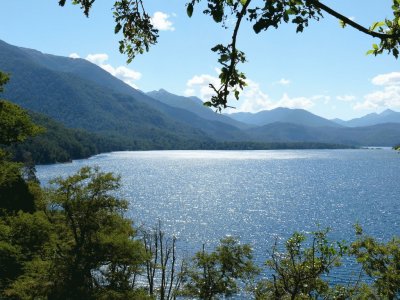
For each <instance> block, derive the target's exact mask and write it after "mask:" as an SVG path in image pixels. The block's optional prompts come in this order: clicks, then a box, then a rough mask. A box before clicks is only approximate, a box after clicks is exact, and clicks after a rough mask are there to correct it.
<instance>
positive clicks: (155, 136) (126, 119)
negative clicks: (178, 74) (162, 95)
mask: <svg viewBox="0 0 400 300" xmlns="http://www.w3.org/2000/svg"><path fill="white" fill-rule="evenodd" d="M0 69H1V70H3V71H5V72H9V73H11V81H10V83H9V84H8V85H7V88H6V92H5V93H4V97H5V98H7V99H9V100H11V101H13V102H15V103H17V104H19V105H21V106H22V107H24V108H27V109H30V110H32V111H35V112H40V113H44V114H46V115H48V116H50V117H52V118H54V119H56V120H58V121H60V122H62V123H63V124H64V125H66V126H68V127H74V128H84V129H86V130H89V131H93V132H98V133H107V134H113V135H115V136H118V137H119V138H121V139H125V140H127V144H129V145H131V144H132V141H134V142H135V143H136V144H137V145H140V148H145V149H164V148H167V149H176V148H187V147H195V145H196V144H199V143H203V142H208V141H210V140H212V139H214V138H218V139H222V140H237V139H240V138H245V134H244V133H242V132H240V130H239V129H238V128H236V127H234V126H231V125H229V124H223V123H220V122H218V121H206V120H204V119H202V118H201V117H199V116H198V115H196V114H193V113H191V112H189V111H186V110H184V109H180V108H176V107H171V106H168V105H166V104H164V103H161V102H159V101H157V100H155V99H153V98H151V97H149V96H147V95H145V94H144V93H142V92H140V91H138V90H135V89H133V88H132V87H130V86H128V85H127V84H125V83H124V82H122V81H121V80H119V79H117V78H115V77H113V76H112V75H111V74H109V73H108V72H106V71H104V70H103V69H101V68H100V67H98V66H96V65H94V64H91V63H90V62H88V61H86V60H83V59H72V58H66V57H59V56H55V55H48V54H43V53H41V52H39V51H36V50H31V49H26V48H20V47H16V46H12V45H9V44H7V43H5V42H2V41H0ZM128 140H129V141H128ZM138 147H139V146H138Z"/></svg>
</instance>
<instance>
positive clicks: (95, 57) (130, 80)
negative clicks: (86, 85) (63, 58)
mask: <svg viewBox="0 0 400 300" xmlns="http://www.w3.org/2000/svg"><path fill="white" fill-rule="evenodd" d="M75 54H76V53H75ZM108 58H109V57H108V55H107V54H105V53H97V54H89V55H88V56H86V60H88V61H90V62H91V63H94V64H96V65H98V66H99V67H100V68H102V69H104V70H105V71H107V72H108V73H110V74H111V75H113V76H115V77H117V78H118V79H121V80H122V81H123V82H125V83H126V84H129V85H130V86H132V87H133V88H135V89H137V88H138V87H137V85H136V83H135V81H136V80H139V79H140V78H141V77H142V74H141V73H140V72H137V71H135V70H132V69H129V68H127V67H125V66H118V67H113V66H112V65H110V64H107V63H106V62H107V61H108Z"/></svg>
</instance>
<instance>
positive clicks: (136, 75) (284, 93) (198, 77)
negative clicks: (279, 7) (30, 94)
mask: <svg viewBox="0 0 400 300" xmlns="http://www.w3.org/2000/svg"><path fill="white" fill-rule="evenodd" d="M259 1H260V0H259ZM57 2H58V1H56V0H40V1H32V0H13V1H3V3H1V4H0V7H1V9H0V39H2V40H4V41H6V42H8V43H10V44H14V45H17V46H23V47H27V48H34V49H37V50H40V51H42V52H44V53H50V54H55V55H62V56H70V55H72V56H79V57H81V58H86V59H88V60H90V61H92V62H94V63H97V64H98V65H100V66H102V67H103V68H104V69H106V70H107V71H109V72H110V73H112V74H113V75H115V76H117V77H119V78H120V79H122V80H124V81H126V82H127V83H128V84H131V85H132V86H134V87H137V88H139V89H141V90H143V91H151V90H158V89H160V88H164V89H166V90H168V91H170V92H172V93H175V94H179V95H196V96H199V97H200V98H202V99H204V100H206V99H207V97H209V95H210V91H209V89H208V88H207V86H208V83H209V82H214V81H215V80H216V78H217V77H218V63H217V57H216V55H215V54H214V53H212V52H211V51H210V48H211V47H213V46H214V45H215V44H217V43H220V42H227V41H228V40H229V37H230V36H231V30H232V28H230V29H228V30H224V29H222V28H221V27H220V26H219V25H218V24H215V23H214V22H213V21H212V20H211V19H210V18H209V17H207V16H204V15H202V14H201V7H197V8H195V13H194V15H193V17H192V18H188V17H187V15H186V8H185V1H182V0H168V1H166V0H152V1H144V2H145V5H146V9H147V11H148V12H149V14H150V15H152V16H153V18H154V24H155V25H156V26H157V27H159V29H160V38H159V42H158V44H157V45H155V46H154V47H153V48H152V49H151V50H150V52H149V53H146V54H144V55H142V56H138V57H137V58H136V59H135V60H134V61H133V62H132V63H131V64H130V65H126V63H125V61H126V57H125V56H123V55H121V54H120V53H119V52H118V44H117V43H118V40H119V38H120V37H119V36H116V35H115V34H114V23H113V17H112V13H111V8H112V3H113V1H111V0H108V1H104V0H97V1H96V2H95V3H94V7H93V10H92V11H91V13H90V17H89V18H86V17H85V16H84V15H83V13H82V12H81V11H80V9H79V7H77V6H73V5H68V6H66V7H64V8H61V7H59V6H58V4H57ZM323 2H324V3H326V4H328V5H330V6H331V7H332V8H335V9H336V10H337V11H339V12H341V13H342V14H344V15H346V16H348V17H351V18H354V20H355V21H357V22H360V23H361V24H363V25H365V26H367V27H368V26H369V25H371V24H372V23H373V22H374V21H379V20H383V19H384V18H385V17H388V18H391V11H390V7H391V0H379V1H377V0H352V1H334V0H324V1H323ZM374 42H377V41H374V40H373V39H372V38H370V37H368V36H365V35H363V34H362V33H360V32H358V31H356V30H354V29H352V28H345V29H342V28H340V26H339V23H338V21H337V20H336V19H334V18H332V17H329V16H326V17H325V18H324V19H322V20H321V21H320V22H312V23H311V24H310V27H309V28H306V29H305V31H304V32H303V33H302V34H296V33H295V27H294V26H293V25H291V24H288V25H286V24H285V25H282V26H281V27H280V28H279V29H278V30H275V29H272V30H269V31H268V32H262V33H260V34H258V35H256V34H255V33H254V32H253V31H252V29H251V25H250V24H244V26H243V27H242V28H241V31H240V36H239V44H238V47H239V49H241V50H244V51H245V52H246V54H247V59H248V62H247V63H246V64H245V65H243V67H242V69H243V71H245V73H246V75H247V78H248V87H247V88H246V90H245V91H244V92H243V93H242V96H241V99H240V101H234V100H232V101H231V102H230V103H229V104H230V105H232V106H235V107H236V110H235V111H252V112H255V111H259V110H263V109H272V108H275V107H278V106H285V107H291V108H304V109H307V110H309V111H311V112H313V113H316V114H318V115H320V116H323V117H327V118H335V117H339V118H342V119H350V118H354V117H358V116H362V115H365V114H367V113H371V112H381V111H383V110H384V109H386V108H391V109H394V110H397V111H400V68H399V66H400V61H399V60H395V59H394V57H393V56H389V55H386V54H384V55H381V56H378V57H374V56H366V55H365V52H366V51H367V50H369V49H370V48H371V45H372V43H374Z"/></svg>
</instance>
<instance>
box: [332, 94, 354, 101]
mask: <svg viewBox="0 0 400 300" xmlns="http://www.w3.org/2000/svg"><path fill="white" fill-rule="evenodd" d="M336 99H337V100H340V101H344V102H351V101H353V100H355V99H356V97H355V96H353V95H341V96H336Z"/></svg>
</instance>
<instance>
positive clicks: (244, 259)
mask: <svg viewBox="0 0 400 300" xmlns="http://www.w3.org/2000/svg"><path fill="white" fill-rule="evenodd" d="M258 271H259V270H258V268H257V267H256V266H255V265H254V263H253V261H252V250H251V248H250V246H249V245H240V243H239V242H238V241H237V240H235V239H234V238H232V237H226V238H224V239H221V241H220V244H219V245H218V246H217V247H216V249H215V251H213V252H211V253H207V252H206V251H205V249H204V246H203V251H200V252H197V253H196V255H195V256H194V257H193V259H192V262H191V263H189V265H188V266H186V270H185V271H184V277H183V292H182V294H183V295H185V296H190V297H198V298H200V299H207V300H211V299H216V298H217V297H218V296H231V295H234V294H235V293H237V292H238V291H239V290H240V287H243V285H246V284H249V283H251V282H252V281H253V280H254V276H255V275H256V274H257V273H258Z"/></svg>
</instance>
